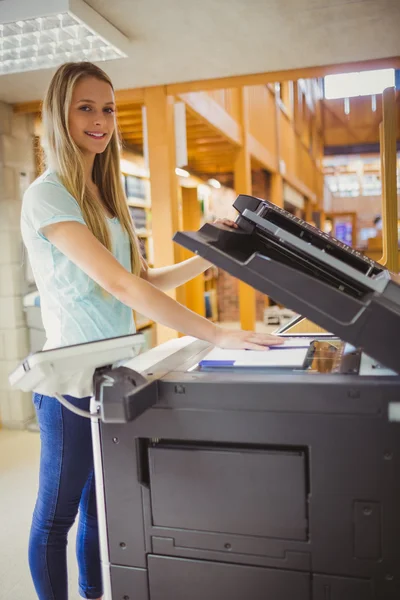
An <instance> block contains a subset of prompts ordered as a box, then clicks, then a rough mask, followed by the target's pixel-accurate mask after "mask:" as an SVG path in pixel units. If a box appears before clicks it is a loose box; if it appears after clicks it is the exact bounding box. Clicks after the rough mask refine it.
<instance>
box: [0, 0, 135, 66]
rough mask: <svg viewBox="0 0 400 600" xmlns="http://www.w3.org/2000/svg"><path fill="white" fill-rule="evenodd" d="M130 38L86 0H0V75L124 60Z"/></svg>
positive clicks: (127, 52)
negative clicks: (62, 65)
mask: <svg viewBox="0 0 400 600" xmlns="http://www.w3.org/2000/svg"><path fill="white" fill-rule="evenodd" d="M129 49H130V41H129V40H128V38H127V37H126V36H125V35H123V34H122V33H121V32H120V31H119V30H118V29H116V28H115V27H114V26H113V25H111V23H109V22H108V21H107V20H106V19H104V18H103V17H102V16H101V15H100V14H99V13H97V12H96V11H95V10H93V9H92V8H91V7H90V6H89V5H88V4H86V2H84V1H83V0H1V2H0V75H5V74H9V73H19V72H22V71H34V70H37V69H47V68H51V67H56V66H59V65H60V64H62V63H64V62H70V61H85V60H88V61H92V62H99V61H104V60H113V59H116V58H126V57H127V56H128V54H129Z"/></svg>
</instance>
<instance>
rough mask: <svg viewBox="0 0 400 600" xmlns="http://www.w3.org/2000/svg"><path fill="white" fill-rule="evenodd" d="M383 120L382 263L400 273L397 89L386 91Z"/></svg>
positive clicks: (384, 94) (381, 131)
mask: <svg viewBox="0 0 400 600" xmlns="http://www.w3.org/2000/svg"><path fill="white" fill-rule="evenodd" d="M382 109H383V110H382V112H383V121H382V123H381V125H380V128H379V133H380V142H381V171H382V173H381V180H382V243H383V256H382V259H381V262H382V264H383V265H385V266H386V267H387V268H388V269H389V270H390V271H393V272H394V273H397V272H398V230H397V221H398V208H397V175H396V168H397V156H396V131H397V124H396V92H395V89H394V88H387V89H385V90H384V91H383V97H382Z"/></svg>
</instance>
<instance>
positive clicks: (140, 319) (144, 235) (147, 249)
mask: <svg viewBox="0 0 400 600" xmlns="http://www.w3.org/2000/svg"><path fill="white" fill-rule="evenodd" d="M121 171H122V185H123V187H124V190H125V194H126V197H127V201H128V207H129V212H130V214H131V217H132V220H133V224H134V226H135V230H136V233H137V236H138V238H139V241H140V247H141V250H142V254H143V256H144V258H145V260H146V261H147V263H148V265H149V266H150V267H152V266H153V263H154V252H153V237H152V231H151V200H150V179H149V174H148V171H147V169H145V168H143V167H140V165H138V164H137V163H136V162H135V161H134V159H132V160H128V159H122V160H121ZM134 319H135V325H136V331H138V332H139V331H140V333H142V334H143V335H144V337H145V340H146V349H147V348H151V347H152V346H153V345H154V337H155V336H154V323H153V321H151V320H149V319H148V318H147V317H146V316H144V315H141V314H140V313H138V312H136V311H134Z"/></svg>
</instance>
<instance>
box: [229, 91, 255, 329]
mask: <svg viewBox="0 0 400 600" xmlns="http://www.w3.org/2000/svg"><path fill="white" fill-rule="evenodd" d="M238 96H239V97H238V104H239V114H240V121H241V126H242V129H243V145H242V146H241V148H239V150H238V153H237V156H236V160H235V170H234V182H235V192H236V194H238V195H239V194H248V195H251V193H252V184H251V160H250V152H249V145H248V139H249V136H248V130H249V110H248V108H249V107H248V104H249V103H248V90H246V89H245V88H242V89H239V90H238ZM239 312H240V326H241V328H242V329H245V330H249V331H254V329H255V326H256V294H255V290H254V288H252V287H251V286H249V285H247V284H246V283H243V282H242V281H239Z"/></svg>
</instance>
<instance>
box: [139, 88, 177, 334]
mask: <svg viewBox="0 0 400 600" xmlns="http://www.w3.org/2000/svg"><path fill="white" fill-rule="evenodd" d="M145 106H146V120H147V134H148V156H149V168H150V190H151V208H152V233H153V241H154V266H155V267H163V266H166V265H170V264H174V263H175V262H179V259H180V249H179V247H178V246H177V245H176V244H174V243H173V241H172V237H173V235H174V234H175V232H176V231H177V230H178V229H181V228H182V227H181V225H182V216H181V214H180V209H179V201H178V182H177V177H176V174H175V167H176V159H175V134H174V98H173V97H171V96H167V94H166V91H165V87H164V86H159V87H152V88H148V89H146V93H145ZM183 294H184V289H183V288H182V287H181V288H179V292H178V290H172V291H171V292H169V295H170V296H171V297H172V298H175V299H176V300H179V301H182V300H183V301H184V297H183ZM177 335H178V334H177V332H176V331H173V330H171V329H168V328H166V327H164V326H162V325H157V343H158V344H160V343H162V342H164V341H166V340H168V339H171V338H173V337H177Z"/></svg>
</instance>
